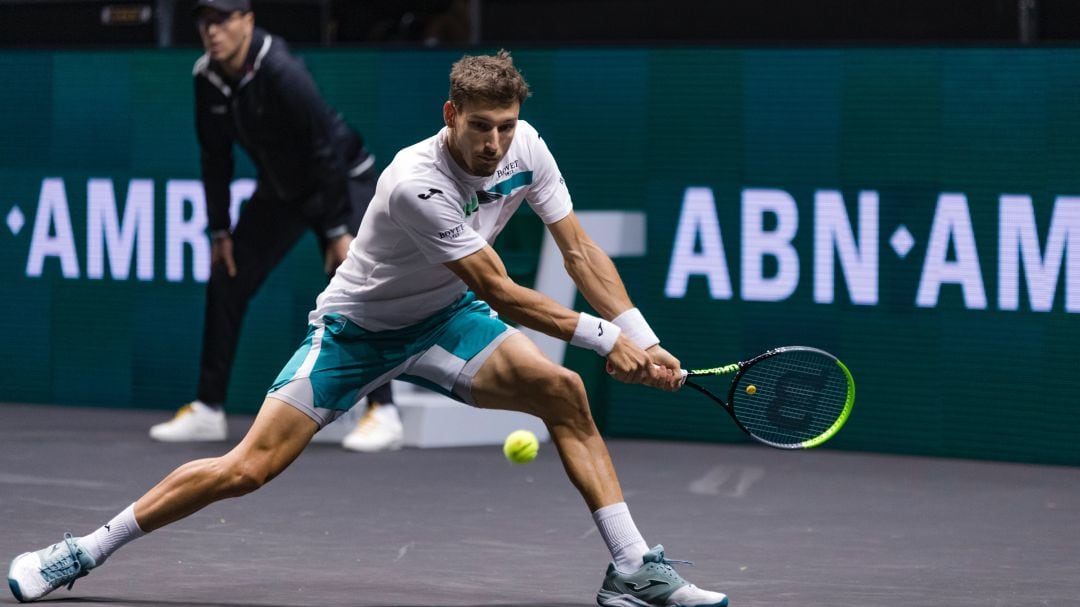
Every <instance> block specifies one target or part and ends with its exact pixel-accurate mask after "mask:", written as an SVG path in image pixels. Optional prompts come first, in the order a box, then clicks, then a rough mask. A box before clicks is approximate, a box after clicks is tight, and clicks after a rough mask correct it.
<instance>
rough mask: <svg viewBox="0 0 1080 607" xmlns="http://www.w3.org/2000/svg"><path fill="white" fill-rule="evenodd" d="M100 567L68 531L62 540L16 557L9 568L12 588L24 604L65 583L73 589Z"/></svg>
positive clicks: (16, 596)
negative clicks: (76, 582) (83, 578)
mask: <svg viewBox="0 0 1080 607" xmlns="http://www.w3.org/2000/svg"><path fill="white" fill-rule="evenodd" d="M96 566H97V563H96V562H94V559H93V558H92V557H91V556H90V555H89V554H87V553H86V551H85V550H83V549H82V548H80V547H79V542H78V541H76V540H75V538H73V537H71V534H70V533H65V534H64V540H63V541H62V542H57V543H55V544H53V545H52V546H49V547H48V548H43V549H41V550H38V551H37V552H24V553H23V554H20V555H19V556H17V557H15V560H13V561H11V568H10V569H8V587H10V588H11V593H12V594H14V595H15V598H16V599H18V600H19V602H20V603H28V602H30V601H36V600H38V599H40V598H41V597H43V596H45V595H46V594H49V593H50V592H52V591H53V590H56V589H57V588H59V587H61V586H63V585H64V584H67V587H68V590H71V586H72V585H73V584H75V580H77V579H79V578H81V577H83V576H84V575H88V574H89V573H90V570H91V569H93V568H94V567H96Z"/></svg>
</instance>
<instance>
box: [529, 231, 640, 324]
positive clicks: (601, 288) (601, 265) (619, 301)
mask: <svg viewBox="0 0 1080 607" xmlns="http://www.w3.org/2000/svg"><path fill="white" fill-rule="evenodd" d="M548 230H549V231H550V232H551V235H552V236H553V237H554V238H555V243H556V244H557V245H558V246H559V250H560V251H561V252H562V255H563V263H564V264H565V266H566V272H567V273H568V274H570V278H572V279H573V280H574V284H576V285H577V288H578V290H579V291H581V294H582V295H584V296H585V300H586V301H588V302H589V305H591V306H592V307H593V308H594V309H596V311H597V312H599V313H600V316H602V317H603V318H605V319H607V320H611V319H613V318H615V317H616V316H618V315H619V314H621V313H623V312H625V311H626V310H629V309H630V308H632V307H633V304H632V303H631V302H630V296H629V295H627V293H626V286H625V285H623V281H622V278H620V277H619V272H618V271H617V270H616V269H615V264H614V263H613V262H612V261H611V257H609V256H608V254H607V253H605V252H604V250H603V249H601V248H600V247H599V246H598V245H597V244H596V243H595V242H593V239H592V238H589V235H588V234H586V233H585V230H584V229H583V228H582V227H581V223H580V222H578V219H577V216H576V215H574V213H573V212H571V213H570V214H569V215H567V216H566V217H564V218H562V219H560V220H559V221H556V222H555V223H553V224H550V225H548Z"/></svg>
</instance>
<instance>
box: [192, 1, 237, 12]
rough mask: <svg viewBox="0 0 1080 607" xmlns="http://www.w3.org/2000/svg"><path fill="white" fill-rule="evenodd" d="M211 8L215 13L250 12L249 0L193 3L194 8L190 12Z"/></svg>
mask: <svg viewBox="0 0 1080 607" xmlns="http://www.w3.org/2000/svg"><path fill="white" fill-rule="evenodd" d="M203 7H206V8H212V9H214V10H216V11H221V12H223V13H232V12H236V11H243V12H245V13H246V12H248V11H250V10H251V1H250V0H199V1H198V2H196V3H195V8H193V9H191V10H192V12H198V10H199V9H200V8H203Z"/></svg>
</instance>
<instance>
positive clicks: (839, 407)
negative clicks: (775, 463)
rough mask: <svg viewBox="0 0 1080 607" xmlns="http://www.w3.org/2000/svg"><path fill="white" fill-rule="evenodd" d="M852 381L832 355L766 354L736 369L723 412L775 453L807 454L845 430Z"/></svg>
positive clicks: (794, 350) (808, 351)
mask: <svg viewBox="0 0 1080 607" xmlns="http://www.w3.org/2000/svg"><path fill="white" fill-rule="evenodd" d="M854 405H855V380H854V379H853V378H852V376H851V372H850V371H848V368H847V367H846V366H845V365H844V363H842V362H840V360H839V359H837V358H836V357H835V356H833V355H832V354H829V353H828V352H826V351H824V350H819V349H818V348H811V347H808V346H785V347H782V348H776V349H773V350H769V351H768V352H765V353H763V354H761V355H759V356H756V357H754V358H752V359H750V360H749V361H746V362H744V363H740V364H739V370H738V372H737V373H736V374H735V377H734V378H732V380H731V387H730V389H729V391H728V398H727V409H728V412H729V413H730V414H731V416H732V417H733V418H734V419H735V423H736V424H738V425H739V427H740V428H742V430H743V431H744V432H746V433H747V434H749V435H750V436H752V437H753V438H755V439H756V440H758V441H761V442H763V443H765V444H766V445H769V446H771V447H776V448H778V449H809V448H811V447H816V446H818V445H820V444H822V443H824V442H825V441H827V440H829V439H830V438H832V437H833V436H835V435H836V433H837V432H839V431H840V429H841V428H843V427H844V424H845V423H846V422H847V419H848V417H849V416H850V415H851V409H852V407H853V406H854Z"/></svg>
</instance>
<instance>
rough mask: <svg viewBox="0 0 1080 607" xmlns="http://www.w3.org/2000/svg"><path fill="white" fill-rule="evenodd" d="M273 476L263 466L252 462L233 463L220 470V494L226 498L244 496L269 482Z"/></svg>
mask: <svg viewBox="0 0 1080 607" xmlns="http://www.w3.org/2000/svg"><path fill="white" fill-rule="evenodd" d="M273 476H274V475H273V474H272V473H271V472H270V471H268V470H266V468H265V466H261V465H259V464H257V463H252V462H245V461H233V462H231V463H229V464H227V465H225V466H224V467H223V469H222V474H221V486H222V493H224V494H225V495H226V496H228V497H239V496H241V495H246V494H248V493H251V492H252V491H255V490H257V489H259V488H260V487H262V486H263V485H265V484H266V483H268V482H270V479H272V478H273Z"/></svg>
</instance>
